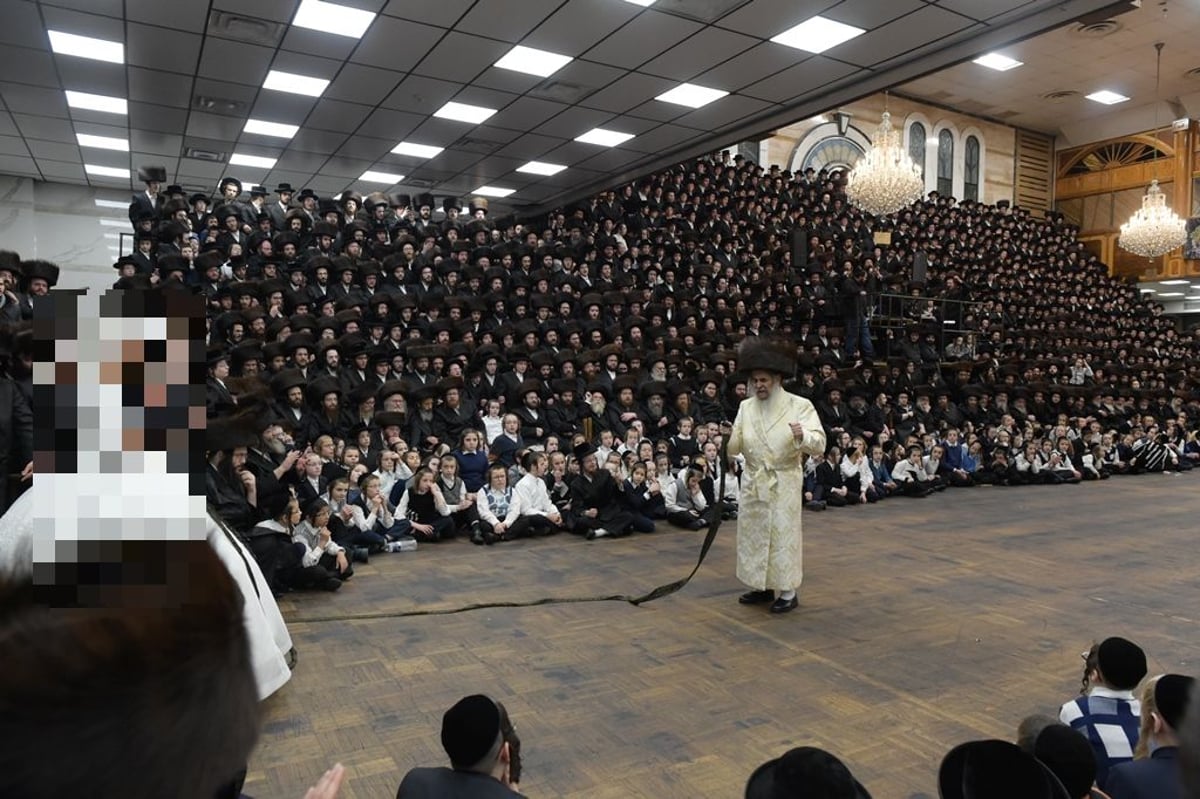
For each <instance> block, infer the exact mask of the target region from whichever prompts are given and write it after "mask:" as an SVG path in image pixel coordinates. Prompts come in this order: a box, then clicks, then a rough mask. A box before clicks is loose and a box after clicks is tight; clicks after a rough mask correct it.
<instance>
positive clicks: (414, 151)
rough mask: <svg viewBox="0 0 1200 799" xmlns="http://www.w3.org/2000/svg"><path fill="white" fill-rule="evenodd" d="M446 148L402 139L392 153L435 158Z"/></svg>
mask: <svg viewBox="0 0 1200 799" xmlns="http://www.w3.org/2000/svg"><path fill="white" fill-rule="evenodd" d="M444 149H445V148H444V147H434V146H433V145H432V144H417V143H416V142H411V141H402V142H400V143H399V144H397V145H396V146H395V147H393V148H392V153H393V154H394V155H411V156H413V157H415V158H433V157H434V156H435V155H437V154H438V153H440V152H441V151H442V150H444Z"/></svg>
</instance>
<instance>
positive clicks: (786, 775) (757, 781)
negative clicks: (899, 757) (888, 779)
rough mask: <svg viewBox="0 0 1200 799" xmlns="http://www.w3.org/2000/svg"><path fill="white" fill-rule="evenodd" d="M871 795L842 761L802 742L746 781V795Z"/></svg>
mask: <svg viewBox="0 0 1200 799" xmlns="http://www.w3.org/2000/svg"><path fill="white" fill-rule="evenodd" d="M796 796H803V797H806V799H809V798H811V799H871V794H869V793H867V789H866V788H864V787H863V786H862V784H861V783H859V782H858V780H856V779H854V776H853V775H852V774H851V773H850V770H849V769H848V768H846V765H845V764H844V763H842V761H840V760H838V759H837V758H836V757H834V756H833V755H831V754H829V753H828V752H826V751H825V750H823V749H817V748H816V747H812V746H801V747H798V748H796V749H792V750H790V751H788V752H786V753H785V754H784V755H783V757H777V758H775V759H774V760H768V761H767V762H766V763H763V764H762V765H761V766H759V767H758V768H757V769H755V770H754V773H753V774H751V775H750V780H749V781H748V782H747V783H746V799H791V798H792V797H796Z"/></svg>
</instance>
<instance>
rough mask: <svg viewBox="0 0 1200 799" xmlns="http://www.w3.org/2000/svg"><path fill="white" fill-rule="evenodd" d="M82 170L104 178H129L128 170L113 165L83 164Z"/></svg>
mask: <svg viewBox="0 0 1200 799" xmlns="http://www.w3.org/2000/svg"><path fill="white" fill-rule="evenodd" d="M83 171H84V172H87V173H88V174H89V175H96V176H98V177H104V178H125V179H126V180H128V179H129V170H128V169H120V168H118V167H115V166H97V165H96V164H84V165H83Z"/></svg>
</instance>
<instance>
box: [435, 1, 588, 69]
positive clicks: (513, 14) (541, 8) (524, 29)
mask: <svg viewBox="0 0 1200 799" xmlns="http://www.w3.org/2000/svg"><path fill="white" fill-rule="evenodd" d="M560 5H562V0H520V4H519V5H517V4H514V3H513V2H512V0H479V2H477V3H476V4H475V5H474V6H473V7H472V8H471V10H470V11H468V12H467V14H466V16H464V17H463V18H462V20H460V21H459V23H458V24H457V25H456V26H455V28H456V29H458V30H461V31H464V32H465V33H474V34H478V35H479V36H487V37H488V38H491V39H502V40H504V41H506V42H514V43H515V42H519V41H521V39H523V38H524V37H525V35H526V34H527V33H529V31H531V30H533V29H534V28H535V27H536V26H537V25H538V24H539V23H540V22H541V21H542V19H543V18H544V17H546V16H547V15H549V14H551V13H552V12H553V11H554V10H555V9H556V8H558V7H559V6H560ZM556 52H560V53H562V54H563V55H569V56H572V57H574V56H576V55H578V53H568V52H566V51H563V50H558V51H556Z"/></svg>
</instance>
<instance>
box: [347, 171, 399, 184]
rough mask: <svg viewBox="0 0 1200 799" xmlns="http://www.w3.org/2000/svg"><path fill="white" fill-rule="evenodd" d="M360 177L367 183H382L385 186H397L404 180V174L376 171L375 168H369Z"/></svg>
mask: <svg viewBox="0 0 1200 799" xmlns="http://www.w3.org/2000/svg"><path fill="white" fill-rule="evenodd" d="M358 179H359V180H362V181H365V182H367V183H382V184H384V185H385V186H395V185H396V184H397V183H399V182H400V181H402V180H404V175H396V174H393V173H391V172H376V171H375V170H373V169H368V170H367V171H366V172H363V173H362V174H361V175H359V177H358Z"/></svg>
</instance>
